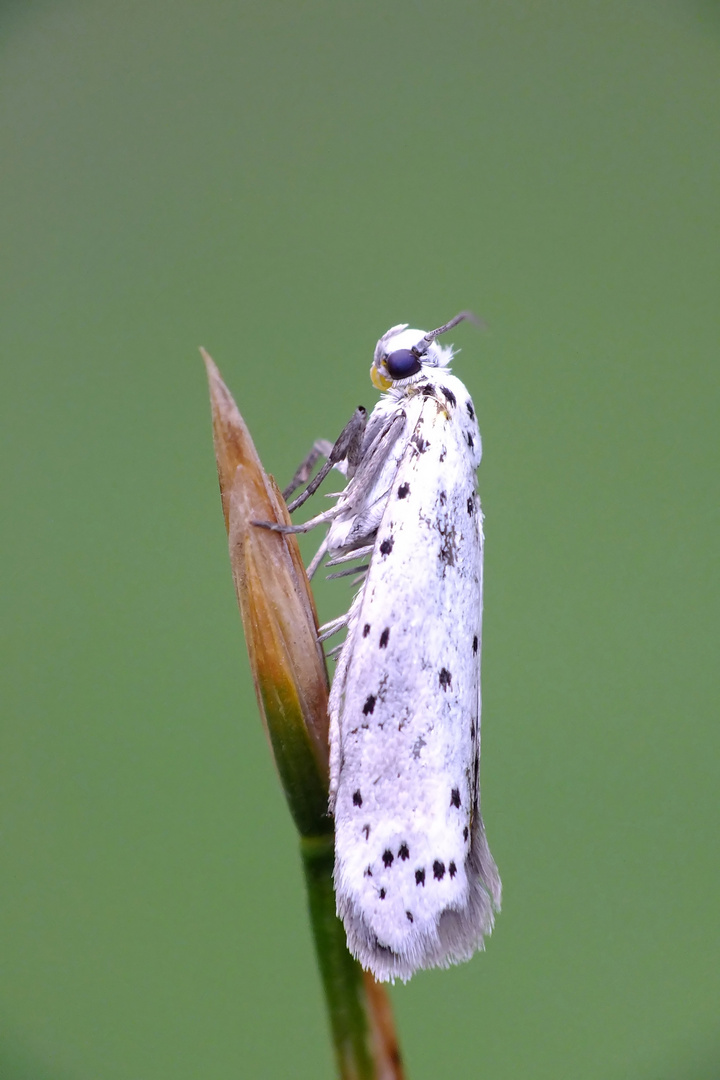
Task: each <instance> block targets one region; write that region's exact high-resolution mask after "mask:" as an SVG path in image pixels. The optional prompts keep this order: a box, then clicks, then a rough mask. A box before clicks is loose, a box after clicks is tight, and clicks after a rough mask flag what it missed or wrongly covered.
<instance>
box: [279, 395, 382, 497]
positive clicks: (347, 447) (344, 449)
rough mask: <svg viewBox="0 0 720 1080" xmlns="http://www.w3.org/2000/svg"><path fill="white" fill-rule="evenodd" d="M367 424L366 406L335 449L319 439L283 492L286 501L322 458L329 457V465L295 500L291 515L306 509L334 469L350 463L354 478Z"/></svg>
mask: <svg viewBox="0 0 720 1080" xmlns="http://www.w3.org/2000/svg"><path fill="white" fill-rule="evenodd" d="M366 423H367V411H366V410H365V409H364V408H363V407H362V405H358V407H357V409H356V410H355V412H354V413H353V415H352V417H351V419H350V420H349V422H348V423H347V424H346V425H345V427H344V428H343V429H342V431H341V432H340V434H339V436H338V438H337V440H336V441H335V443H334V445H333V446H332V447H330V444H329V443H328V442H327V441H326V440H325V439H318V440H317V441H316V442H315V444H314V446H313V448H312V450H311V451H310V453H309V454H308V456H307V457H306V458H305V460H304V461H303V462H302V464H301V465H300V468H299V469H298V470H297V472H296V473H295V476H293V478H292V480H291V481H290V483H289V485H288V486H287V487H286V488H285V491H283V497H284V498H287V497H288V495H291V494H292V492H293V491H295V489H296V488H298V487H299V486H300V484H302V483H304V482H305V480H307V477H308V476H309V475H310V473H311V472H312V468H313V465H314V464H315V462H316V461H317V459H318V458H319V457H323V456H325V457H327V461H326V462H325V464H324V465H323V467H322V469H320V471H319V472H318V474H317V476H316V477H315V478H314V479H313V480H311V481H310V483H309V484H308V486H307V487H306V488H305V490H304V491H303V492H302V493H301V494H300V495H298V497H297V499H293V501H292V502H291V503H290V504H289V505H288V510H289V511H290V513H291V514H292V512H293V511H294V510H297V509H298V507H300V506H302V505H303V503H304V502H306V501H307V500H308V499H309V498H310V496H311V495H314V494H315V492H316V491H317V489H318V488H319V487H320V485H321V484H322V482H323V480H324V479H325V477H326V476H327V474H328V473H329V472H330V470H331V469H332V467H333V466H334V465H337V464H339V462H341V461H345V460H347V463H348V473H349V475H352V473H353V472H354V471H355V469H356V467H357V464H358V462H359V461H360V453H361V448H362V439H363V434H364V432H365V425H366ZM328 448H329V449H328ZM296 481H297V482H296Z"/></svg>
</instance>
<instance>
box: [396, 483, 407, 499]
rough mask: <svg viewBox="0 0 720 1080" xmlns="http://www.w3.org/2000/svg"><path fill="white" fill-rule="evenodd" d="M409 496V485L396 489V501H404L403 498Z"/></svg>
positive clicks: (402, 485)
mask: <svg viewBox="0 0 720 1080" xmlns="http://www.w3.org/2000/svg"><path fill="white" fill-rule="evenodd" d="M409 494H410V485H409V484H401V485H400V487H399V488H398V494H397V497H398V499H405V498H407V496H408V495H409Z"/></svg>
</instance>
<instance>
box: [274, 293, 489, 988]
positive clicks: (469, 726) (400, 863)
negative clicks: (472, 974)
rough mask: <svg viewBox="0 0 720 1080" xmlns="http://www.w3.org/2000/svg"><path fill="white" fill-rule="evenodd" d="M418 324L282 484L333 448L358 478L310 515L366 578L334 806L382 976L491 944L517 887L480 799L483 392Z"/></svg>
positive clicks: (345, 867) (353, 616)
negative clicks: (349, 413)
mask: <svg viewBox="0 0 720 1080" xmlns="http://www.w3.org/2000/svg"><path fill="white" fill-rule="evenodd" d="M465 318H472V316H471V315H470V313H469V312H460V314H459V315H457V316H456V317H455V318H454V319H451V320H450V322H448V323H445V324H444V325H443V326H440V327H438V328H437V329H436V330H432V331H430V332H429V333H424V332H423V331H422V330H414V329H410V328H409V327H408V324H406V323H403V324H400V325H398V326H393V327H391V328H390V329H389V330H388V331H387V333H386V334H383V336H382V337H381V338H380V340H379V341H378V343H377V346H376V348H375V354H374V358H373V363H372V366H371V369H370V373H371V380H372V382H373V384H374V385H375V387H377V388H378V389H380V390H382V391H384V393H383V396H382V397H381V398H380V400H379V401H378V403H377V404H376V406H375V408H374V409H373V411H372V413H371V415H370V416H369V417H368V416H367V413H366V411H365V409H363V408H362V407H360V408H358V409H357V410H356V412H355V414H354V416H353V417H352V419H351V420H350V422H349V423H348V424H347V426H346V427H345V428H344V430H343V431H342V433H341V435H340V437H339V438H338V440H337V441H336V442H335V443H334V444H332V445H331V444H330V443H327V442H324V441H322V440H319V441H318V442H317V443H316V444H315V446H314V448H313V451H312V453H311V454H310V455H309V456H308V458H307V459H306V460H305V461H304V462H303V464H302V465H301V467H300V469H298V472H297V473H296V474H295V476H294V477H293V480H292V481H291V484H290V485H289V487H288V488H287V489H286V491H285V492H284V493H283V494H284V495H285V497H286V498H289V496H290V495H291V494H292V493H293V491H295V490H297V488H298V487H300V486H301V485H303V484H305V483H306V481H307V480H308V478H309V476H310V475H311V472H312V469H313V468H314V465H315V463H316V462H317V460H318V458H319V457H320V456H326V458H327V461H326V463H325V465H324V466H323V467H322V468H321V469H320V471H319V472H318V474H317V476H316V477H315V479H314V480H312V482H311V483H309V484H308V485H307V487H305V490H304V491H303V492H302V494H301V495H300V496H299V497H298V498H296V499H295V501H294V502H292V503H290V504H289V509H290V511H293V510H295V509H297V508H298V507H300V506H301V505H302V504H303V503H304V502H305V500H306V499H307V498H309V497H310V495H312V494H313V493H314V492H315V491H316V490H317V488H318V487H319V485H320V483H321V482H322V480H323V479H324V478H325V476H326V475H327V473H328V472H329V471H330V469H331V468H335V469H336V470H339V471H340V472H341V473H343V474H344V475H345V476H346V478H347V484H346V486H345V488H344V490H343V491H342V492H340V493H339V494H337V496H336V502H335V504H334V505H333V506H332V507H331V508H330V509H329V510H326V511H325V512H324V513H320V514H318V515H317V516H315V517H313V518H311V519H310V520H309V521H307V522H305V523H304V524H302V525H294V526H292V527H287V526H275V528H279V529H284V530H288V531H290V529H291V531H297V532H304V531H307V530H309V529H311V528H314V527H315V526H321V525H324V526H326V527H327V534H326V537H325V539H324V541H323V543H322V544H321V546H320V549H319V551H318V553H317V555H316V556H315V558H314V559H313V561H312V563H311V565H310V567H309V569H308V572H309V574H312V573H314V572H315V571H316V570H317V568H318V566H319V565H320V564H321V562H322V561H323V559H325V560H326V565H327V566H328V567H329V568H333V567H342V569H340V570H337V571H335V572H334V573H332V574H330V575H329V576H330V577H341V576H346V575H353V576H354V578H355V584H356V585H357V590H356V592H355V595H354V598H353V600H352V602H351V604H350V608H349V610H348V612H347V613H346V614H344V615H343V616H341V617H340V618H338V619H335V620H334V621H333V622H331V623H328V624H327V625H326V626H324V627H321V640H326V639H328V638H330V637H331V636H333V635H334V634H336V633H337V632H338V631H340V630H342V629H343V628H346V630H347V633H346V637H345V640H344V642H343V643H342V644H341V645H340V646H337V647H336V648H335V649H334V650H332V653H330V654H329V655H336V656H338V654H339V656H338V662H337V668H336V671H335V677H334V680H333V684H332V690H331V694H330V705H329V709H330V770H331V777H330V812H331V813H332V814H333V815H334V818H335V871H334V881H335V892H336V900H337V911H338V915H339V917H340V918H341V919H342V921H343V923H344V926H345V931H346V934H347V943H348V948H349V950H350V952H351V953H352V954H353V956H355V957H356V958H357V959H358V960H359V961H360V963H361V964H362V966H363V967H364V968H366V969H369V970H370V971H371V972H372V973H373V974H374V975H375V977H376V978H377V979H379V980H381V981H387V980H394V979H396V978H399V979H402V980H407V979H409V978H410V977H411V976H412V975H413V974H414V973H415V972H417V971H419V970H421V969H424V968H431V967H447V966H449V965H450V964H454V963H458V962H460V961H464V960H467V959H469V958H470V957H471V956H472V955H473V953H474V952H475V951H476V950H477V949H479V948H483V943H484V938H485V936H486V935H487V934H489V933H490V931H491V930H492V927H493V912H494V911H497V910H499V907H500V898H501V885H500V878H499V876H498V872H497V868H496V866H495V863H494V861H493V858H492V855H491V854H490V849H489V847H488V843H487V840H486V837H485V829H484V826H483V820H482V817H481V814H480V780H479V766H480V651H481V640H482V599H483V528H482V522H483V517H482V513H481V509H480V500H479V497H478V492H477V482H476V470H477V467H478V465H479V464H480V458H481V442H480V432H479V429H478V422H477V418H476V416H475V408H474V406H473V403H472V400H471V398H470V395H469V394H468V392H467V390H466V389H465V387H464V385H463V384H462V382H460V380H459V379H458V378H457V377H456V376H454V375H452V374H451V373H450V367H449V365H450V362H451V360H452V358H453V351H452V348H450V347H447V346H445V347H443V346H442V345H440V344H439V343H438V342H437V340H436V339H437V338H438V337H439V336H440V335H441V334H444V333H446V332H447V331H448V330H450V329H452V327H454V326H456V325H457V324H458V323H459V322H460V321H462V320H463V319H465Z"/></svg>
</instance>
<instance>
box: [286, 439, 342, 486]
mask: <svg viewBox="0 0 720 1080" xmlns="http://www.w3.org/2000/svg"><path fill="white" fill-rule="evenodd" d="M332 448H333V444H332V443H331V442H330V440H329V439H316V440H315V442H314V443H313V445H312V450H311V451H310V453H309V454H308V456H307V457H306V458H304V459H303V460H302V461H301V462H300V464H299V465H298V467H297V471H296V473H295V475H294V476H293V478H292V480H291V481H290V483H289V484H288V486H287V487H286V488H285V490H284V491H283V493H282V494H283V499H285V502H287V500H288V499H289V498H290V496H291V495H292V493H293V491H297V489H298V488H299V487H303V486H304V485H305V484H307V482H308V480H309V479H310V476H311V475H312V471H313V469H314V468H315V463H316V461H317V460H318V459H319V458H321V457H324V458H329V457H330V454H331V453H332Z"/></svg>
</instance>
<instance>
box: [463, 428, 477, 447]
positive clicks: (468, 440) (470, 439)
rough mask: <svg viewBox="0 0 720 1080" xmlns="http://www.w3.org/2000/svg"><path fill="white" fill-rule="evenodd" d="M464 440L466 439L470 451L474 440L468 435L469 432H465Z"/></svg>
mask: <svg viewBox="0 0 720 1080" xmlns="http://www.w3.org/2000/svg"><path fill="white" fill-rule="evenodd" d="M465 438H466V439H467V444H468V446H469V447H470V449H471V450H472V448H473V446H474V445H475V440H474V439H473V437H472V435H471V434H470V432H469V431H466V432H465Z"/></svg>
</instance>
